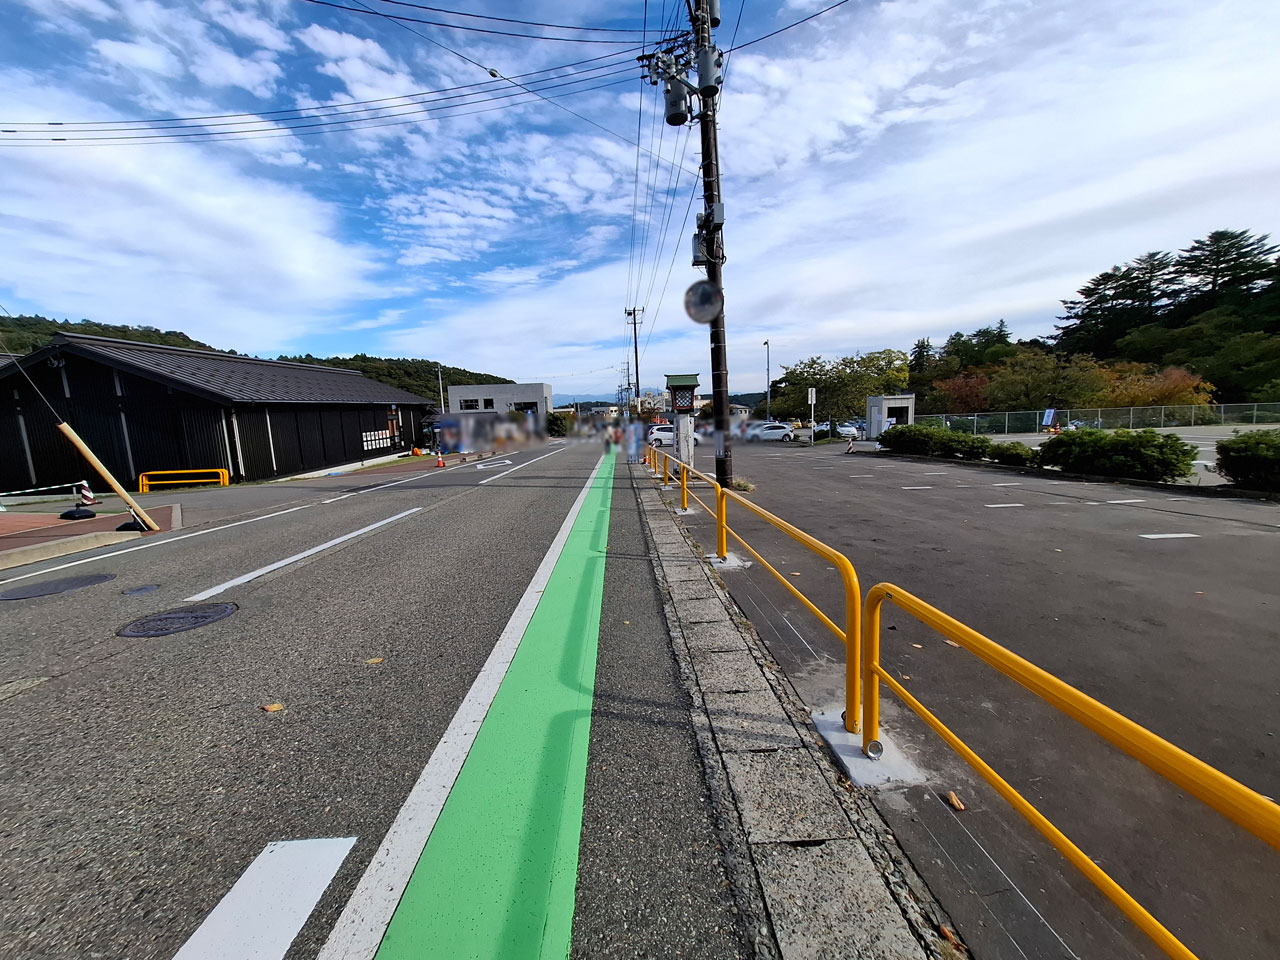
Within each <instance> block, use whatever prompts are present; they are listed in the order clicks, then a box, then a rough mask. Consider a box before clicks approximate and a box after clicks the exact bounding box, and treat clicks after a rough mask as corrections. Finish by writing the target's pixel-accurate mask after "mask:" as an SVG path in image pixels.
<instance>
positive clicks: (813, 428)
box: [809, 387, 818, 447]
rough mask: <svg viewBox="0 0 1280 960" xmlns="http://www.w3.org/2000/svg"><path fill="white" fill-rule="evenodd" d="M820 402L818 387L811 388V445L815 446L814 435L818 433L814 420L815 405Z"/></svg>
mask: <svg viewBox="0 0 1280 960" xmlns="http://www.w3.org/2000/svg"><path fill="white" fill-rule="evenodd" d="M817 402H818V388H817V387H810V388H809V446H811V447H812V446H813V435H814V434H815V433H817V432H818V431H817V426H816V425H815V424H814V422H813V405H814V404H815V403H817Z"/></svg>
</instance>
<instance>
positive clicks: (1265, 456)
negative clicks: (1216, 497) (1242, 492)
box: [1218, 430, 1280, 491]
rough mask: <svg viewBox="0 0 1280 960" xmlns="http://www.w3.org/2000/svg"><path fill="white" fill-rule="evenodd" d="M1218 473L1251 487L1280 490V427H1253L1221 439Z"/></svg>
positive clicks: (1240, 484) (1238, 483) (1238, 484)
mask: <svg viewBox="0 0 1280 960" xmlns="http://www.w3.org/2000/svg"><path fill="white" fill-rule="evenodd" d="M1218 473H1220V474H1221V475H1222V476H1224V477H1226V478H1227V479H1228V480H1230V481H1231V482H1232V483H1234V484H1236V485H1237V486H1240V487H1246V488H1247V489H1249V490H1272V491H1280V430H1250V431H1249V432H1248V433H1238V434H1236V435H1235V436H1234V437H1227V438H1226V439H1224V440H1219V441H1218Z"/></svg>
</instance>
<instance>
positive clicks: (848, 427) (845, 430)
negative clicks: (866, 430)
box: [836, 420, 858, 439]
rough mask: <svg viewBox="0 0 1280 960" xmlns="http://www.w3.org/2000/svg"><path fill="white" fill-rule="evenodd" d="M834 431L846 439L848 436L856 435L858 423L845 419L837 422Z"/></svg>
mask: <svg viewBox="0 0 1280 960" xmlns="http://www.w3.org/2000/svg"><path fill="white" fill-rule="evenodd" d="M836 433H838V434H840V436H842V437H845V438H846V439H847V438H849V437H856V436H857V435H858V425H857V424H856V423H854V422H853V421H852V420H847V421H845V422H844V423H837V424H836Z"/></svg>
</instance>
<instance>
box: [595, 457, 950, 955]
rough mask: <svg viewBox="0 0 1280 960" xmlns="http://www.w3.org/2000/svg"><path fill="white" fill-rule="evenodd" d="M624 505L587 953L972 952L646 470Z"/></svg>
mask: <svg viewBox="0 0 1280 960" xmlns="http://www.w3.org/2000/svg"><path fill="white" fill-rule="evenodd" d="M668 496H669V495H668ZM633 504H634V505H636V507H638V509H633ZM613 507H614V509H613V517H612V530H611V536H610V539H609V544H610V547H609V554H608V565H607V574H606V584H605V593H604V615H603V617H602V620H601V631H600V662H599V668H598V672H597V691H596V702H595V707H594V710H593V717H592V729H591V743H590V756H589V768H588V775H587V784H586V803H585V812H584V819H583V825H582V847H581V858H580V863H579V874H578V889H577V907H576V912H575V916H574V931H573V932H574V936H573V955H574V956H577V957H650V956H692V957H781V958H783V960H796V958H827V957H830V958H837V957H860V958H885V960H890V958H892V960H907V958H911V960H923V958H933V957H940V958H956V957H962V956H965V955H966V954H965V952H964V950H963V948H962V947H960V946H958V944H959V941H958V939H957V938H956V935H955V934H954V933H953V932H952V931H953V929H954V927H953V924H952V923H951V921H950V919H949V918H948V917H946V915H945V914H944V913H943V912H942V910H941V908H940V907H938V906H937V904H936V903H935V901H934V900H933V898H932V896H931V895H930V893H929V892H928V890H927V888H926V887H925V885H924V884H923V882H922V881H921V880H920V878H919V877H918V876H917V875H916V874H915V871H914V870H913V868H912V867H911V865H910V863H909V861H908V860H907V858H906V856H905V855H904V854H903V852H902V851H901V849H900V848H899V847H898V845H897V843H896V841H895V840H894V838H893V836H892V835H891V834H890V832H889V830H888V827H887V826H886V825H885V823H884V822H883V821H882V820H881V819H880V818H879V815H878V814H877V813H876V812H875V811H874V809H873V808H872V807H871V805H870V803H869V802H868V801H867V800H865V799H864V798H863V797H861V796H860V795H859V793H858V792H857V790H856V788H854V787H853V786H852V785H851V784H849V783H848V782H847V781H846V780H845V779H844V778H843V777H842V776H841V775H840V774H839V772H838V770H837V767H836V766H835V764H834V762H833V761H832V760H831V758H830V757H829V756H828V755H827V753H826V752H825V748H824V747H823V746H822V745H821V741H820V740H819V738H818V735H817V732H816V730H815V728H814V727H813V725H812V723H811V722H810V720H809V718H808V716H807V714H806V712H805V710H804V708H803V707H802V706H801V705H800V701H799V699H798V698H797V697H796V696H795V695H794V693H793V691H792V690H791V688H790V684H789V683H788V681H787V679H786V677H785V676H783V675H782V674H781V673H780V672H779V670H778V668H777V666H776V664H774V663H773V662H772V661H771V660H770V659H769V657H768V654H767V652H766V651H765V649H764V648H763V646H762V645H761V643H760V641H759V639H758V637H757V636H756V634H755V631H754V629H753V628H752V627H751V625H750V623H749V622H747V621H746V619H745V618H744V617H743V616H742V614H741V613H740V612H739V611H738V610H737V608H736V606H735V605H734V603H733V601H732V600H731V599H730V598H729V596H728V594H727V592H726V591H725V588H724V586H723V584H722V583H721V582H720V580H719V578H718V577H717V576H716V574H715V573H714V571H713V570H712V568H711V567H710V565H709V564H708V563H706V562H705V561H703V560H702V557H701V553H700V551H699V550H698V549H697V548H696V545H695V544H693V543H692V542H691V541H690V540H689V539H688V538H687V537H686V536H685V534H684V533H683V530H682V526H681V525H680V524H679V522H678V521H677V519H676V517H675V516H674V514H673V512H672V505H671V503H670V502H669V500H668V499H664V497H663V495H662V494H661V492H660V488H659V487H657V486H656V485H655V484H654V482H653V480H652V479H651V478H650V475H649V473H648V471H647V469H646V468H645V467H644V466H643V465H634V466H631V467H626V466H624V465H623V464H619V466H618V472H617V478H616V482H615V491H614V505H613ZM642 531H643V532H642ZM642 543H644V544H647V549H636V548H637V547H638V546H639V545H640V544H642ZM655 587H656V589H655Z"/></svg>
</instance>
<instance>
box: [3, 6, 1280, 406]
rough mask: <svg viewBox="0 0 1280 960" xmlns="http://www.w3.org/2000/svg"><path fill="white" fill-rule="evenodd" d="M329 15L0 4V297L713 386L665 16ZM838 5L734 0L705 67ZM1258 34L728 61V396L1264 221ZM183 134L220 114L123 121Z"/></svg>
mask: <svg viewBox="0 0 1280 960" xmlns="http://www.w3.org/2000/svg"><path fill="white" fill-rule="evenodd" d="M333 2H334V3H336V4H339V5H341V6H344V7H347V8H351V9H336V8H335V7H333V6H326V5H322V4H318V3H312V2H307V0H199V2H185V0H169V2H166V3H157V2H155V0H0V16H3V22H4V23H5V30H4V31H3V33H0V130H17V131H18V132H17V133H0V303H2V304H3V305H4V306H5V307H6V308H7V309H8V310H9V311H11V312H13V313H15V314H16V313H33V314H41V315H44V316H48V317H54V318H58V319H66V318H70V319H80V318H87V319H92V320H96V321H102V322H108V323H130V324H146V325H152V326H157V327H160V328H162V329H166V330H170V329H177V330H182V331H184V332H186V333H188V334H189V335H191V336H193V337H195V338H197V339H200V340H204V341H206V342H208V343H211V344H213V345H214V346H217V347H220V348H229V349H236V350H240V351H243V352H251V353H255V354H257V355H260V356H271V357H273V356H277V355H280V354H297V353H311V354H314V355H316V356H334V355H347V354H352V353H369V354H374V355H383V356H405V357H422V358H428V359H431V360H439V361H442V362H444V363H446V364H450V365H454V366H461V367H466V368H468V369H472V370H477V371H483V372H487V373H492V374H496V375H498V376H503V377H509V378H512V379H516V380H522V381H527V380H536V381H548V382H551V383H552V385H553V388H554V390H555V392H556V394H557V395H559V396H575V395H576V396H583V397H586V396H593V395H605V394H611V393H612V392H613V391H614V390H615V388H616V386H617V384H618V382H619V380H620V378H621V374H620V372H619V368H620V366H621V365H622V363H623V362H624V361H626V360H629V359H630V356H631V353H632V349H631V327H630V326H629V325H628V324H627V322H626V316H625V315H624V310H626V309H627V308H632V307H642V308H643V310H644V312H643V320H644V322H643V323H642V325H641V326H640V327H639V338H640V346H641V349H642V356H641V360H640V368H641V379H642V383H643V386H644V387H645V388H646V389H649V388H651V387H658V386H660V385H661V382H662V381H661V375H662V374H663V373H688V372H695V371H696V372H699V373H700V374H701V376H702V382H703V383H704V384H709V383H710V373H709V368H710V362H709V348H708V334H707V328H706V327H704V326H699V325H697V324H694V323H693V322H692V321H690V320H689V319H688V317H687V316H686V315H685V313H684V310H683V302H682V301H683V294H684V290H685V289H686V288H687V287H688V286H689V284H690V283H692V282H693V281H695V280H697V279H699V278H700V277H701V273H700V272H699V271H698V270H697V269H695V268H693V267H692V266H691V265H690V246H691V241H690V237H691V233H692V229H693V214H694V213H696V212H697V211H698V210H699V209H700V208H701V205H702V201H701V189H700V185H699V183H698V180H697V171H698V165H699V163H700V149H699V138H698V131H697V129H696V125H695V124H690V125H687V126H684V127H679V128H677V127H670V126H668V125H666V124H665V123H664V122H663V118H662V116H661V115H660V113H659V112H658V107H659V105H660V90H659V89H658V88H655V87H652V86H650V85H648V84H647V83H645V82H644V81H643V79H642V76H641V69H640V67H639V65H638V64H637V63H636V61H635V57H636V56H637V55H638V54H639V53H640V52H641V41H644V49H645V50H650V49H652V45H653V41H654V39H655V38H656V37H660V36H669V35H670V34H665V33H663V32H662V31H663V27H664V25H667V24H676V25H677V29H679V28H683V27H687V23H684V22H683V7H684V5H683V4H682V3H678V2H677V0H668V2H666V3H664V2H663V0H648V2H647V3H645V2H644V0H616V2H613V3H608V4H600V3H587V2H585V0H562V2H552V0H523V2H514V0H489V2H473V3H469V4H465V5H464V4H461V3H458V4H452V5H451V4H450V2H449V0H435V5H436V6H443V7H448V8H449V9H452V10H462V11H464V12H467V13H473V14H484V15H488V16H489V17H493V18H510V19H514V20H523V21H541V22H546V23H552V24H558V25H564V26H566V27H591V28H607V29H608V30H611V31H615V32H605V30H596V31H594V32H589V31H585V30H568V29H560V28H556V29H550V28H545V27H537V28H531V27H527V26H524V25H521V24H515V23H509V22H506V21H503V20H499V19H479V18H475V17H473V18H464V17H457V16H451V15H446V14H439V13H433V12H430V11H427V10H422V9H420V8H415V7H412V6H406V5H391V4H387V3H385V2H383V0H367V4H368V7H373V8H374V9H375V10H378V11H382V12H384V13H390V14H394V15H399V16H408V17H416V18H418V19H419V20H431V21H435V22H437V23H446V22H447V23H450V24H454V25H463V26H468V27H472V28H473V29H470V30H462V29H456V28H455V27H445V26H437V25H433V24H426V23H421V22H407V21H400V22H398V23H397V22H393V21H391V20H388V19H386V18H385V17H381V16H375V15H371V14H369V13H368V12H367V7H366V8H364V12H362V8H361V0H333ZM829 3H830V0H823V2H810V0H788V2H784V3H776V2H775V3H764V2H761V0H745V2H743V3H741V4H739V2H738V0H722V7H723V10H722V16H723V22H722V24H721V25H720V27H719V28H718V29H717V30H716V35H715V39H716V42H717V45H718V46H719V47H720V48H721V49H725V50H728V49H730V48H731V47H733V46H735V44H742V43H745V42H747V41H749V40H753V39H755V38H758V37H762V36H764V35H765V34H768V33H770V32H771V31H774V30H777V29H779V28H780V27H784V26H786V25H787V24H790V23H793V22H795V21H797V20H799V19H801V18H802V17H804V16H807V15H808V14H810V13H813V12H815V11H817V10H819V9H821V8H822V7H824V6H826V5H828V4H829ZM646 11H647V21H646V16H645V14H646ZM642 27H645V28H646V29H645V32H644V33H643V34H642V33H640V32H639V31H640V29H641V28H642ZM481 30H484V31H488V32H480V31H481ZM503 32H505V33H522V34H526V36H520V37H512V36H504V35H502V33H503ZM547 36H557V37H572V38H573V40H572V42H565V41H562V40H548V39H538V38H539V37H544V38H545V37H547ZM1277 36H1280V4H1278V3H1275V2H1274V0H1216V2H1215V0H1131V2H1126V3H1123V4H1118V3H1115V2H1114V0H893V2H872V0H851V2H848V3H845V4H844V5H842V6H840V7H839V8H838V9H836V10H832V11H830V12H828V13H825V14H823V15H822V16H820V17H818V18H816V19H814V20H812V21H810V22H808V23H805V24H802V25H799V26H796V27H794V28H793V29H790V30H786V31H785V32H783V33H781V34H779V35H778V36H776V37H772V38H769V39H765V40H762V41H761V42H760V43H755V44H752V45H750V46H748V47H745V48H744V49H741V50H737V51H734V52H732V53H730V54H728V56H727V63H726V67H725V74H726V75H725V83H724V87H723V92H722V95H721V98H720V117H719V122H720V126H719V137H720V161H721V167H722V171H723V184H722V191H723V196H724V203H725V211H726V214H725V216H726V223H725V233H724V236H725V252H726V255H727V262H726V264H725V268H724V289H725V302H726V307H725V310H726V329H727V334H728V357H729V376H730V389H731V391H732V392H735V393H737V392H748V391H756V390H762V389H763V388H764V383H765V373H766V369H765V361H766V352H765V348H764V346H763V341H765V340H768V341H769V342H770V350H769V355H770V359H771V363H772V373H773V376H774V377H775V378H776V377H778V376H779V375H780V373H781V368H782V367H783V366H784V365H786V364H790V363H795V362H798V361H800V360H803V359H805V358H807V357H810V356H816V355H822V356H826V357H829V358H833V357H837V356H846V355H849V354H852V353H854V352H857V351H870V350H877V349H882V348H885V347H895V348H899V349H907V348H909V347H910V345H911V344H912V342H914V341H915V340H916V339H917V338H919V337H930V338H932V339H933V340H934V342H935V343H939V342H941V340H943V339H945V338H946V337H947V336H948V335H949V334H950V333H952V332H954V331H956V330H964V331H969V330H972V329H975V328H977V327H978V326H982V325H985V324H989V323H994V322H995V321H996V320H999V319H1002V318H1003V319H1005V320H1006V321H1007V322H1008V324H1009V326H1010V329H1011V331H1012V332H1013V334H1014V335H1015V336H1016V337H1033V336H1043V335H1047V334H1049V333H1052V331H1053V323H1054V318H1055V316H1056V315H1057V314H1058V313H1059V312H1060V305H1059V303H1058V301H1059V300H1061V299H1063V298H1067V297H1070V296H1071V295H1072V294H1073V292H1074V291H1075V290H1076V289H1077V288H1078V287H1080V286H1081V285H1082V284H1083V283H1084V282H1085V281H1086V280H1088V279H1089V277H1091V276H1093V275H1094V274H1097V273H1099V272H1101V271H1103V270H1105V269H1107V268H1109V267H1110V266H1111V265H1113V264H1116V263H1122V262H1124V261H1126V260H1129V259H1131V258H1133V257H1135V256H1138V255H1140V254H1142V253H1144V252H1146V251H1149V250H1162V249H1163V250H1175V249H1178V248H1180V247H1185V246H1187V245H1188V244H1189V243H1190V242H1191V241H1192V240H1193V239H1195V238H1197V237H1202V236H1204V235H1205V234H1207V233H1208V232H1209V231H1211V230H1215V229H1224V228H1225V229H1250V230H1253V231H1255V232H1261V233H1272V234H1280V190H1278V189H1277V184H1278V183H1280V121H1277V117H1280V57H1277V56H1276V55H1275V46H1274V44H1275V38H1276V37H1277ZM735 38H736V40H735ZM586 40H594V41H603V40H610V41H617V42H609V43H605V42H592V43H588V42H584V41H586ZM583 61H586V62H583ZM570 64H572V66H566V65H570ZM552 68H558V69H552ZM528 74H534V75H533V76H532V77H530V76H527V75H528ZM495 76H496V78H497V79H495ZM509 77H516V78H520V79H518V81H517V82H511V81H509V80H507V79H503V78H509ZM520 84H522V85H524V86H525V87H533V88H537V89H541V90H543V91H544V92H543V93H542V94H541V96H538V95H534V94H529V93H526V92H525V91H524V90H522V89H521V86H520ZM415 94H416V95H419V96H416V97H413V98H411V99H410V95H415ZM424 94H425V95H426V96H422V95H424ZM388 98H400V99H388ZM442 98H446V99H442ZM374 100H377V101H379V102H378V103H374V104H369V103H367V101H374ZM428 101H434V102H432V103H430V104H429V105H427V106H424V104H425V103H427V102H428ZM353 104H354V105H353ZM333 105H338V106H333ZM302 111H306V112H302ZM192 117H199V118H210V117H216V118H217V119H203V120H201V121H200V123H202V124H203V125H202V126H196V127H191V126H187V127H185V130H178V129H176V128H177V127H178V126H179V125H178V124H175V123H171V122H165V123H128V122H126V121H140V120H155V119H157V118H192ZM293 118H296V119H293ZM50 121H58V122H61V123H63V124H64V126H62V127H60V128H50V127H47V126H41V125H40V124H45V123H47V122H50ZM77 125H78V126H77ZM192 130H195V131H196V132H197V133H198V134H199V135H197V136H190V135H187V136H185V137H183V138H181V139H175V138H174V134H175V133H186V134H190V133H191V131H192ZM53 136H60V137H64V138H67V139H65V140H64V141H59V142H52V141H50V140H49V139H48V138H50V137H53ZM129 136H133V137H135V139H114V140H113V139H93V140H84V139H74V138H84V137H94V138H109V137H117V138H120V137H129ZM637 143H638V144H639V147H637Z"/></svg>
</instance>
